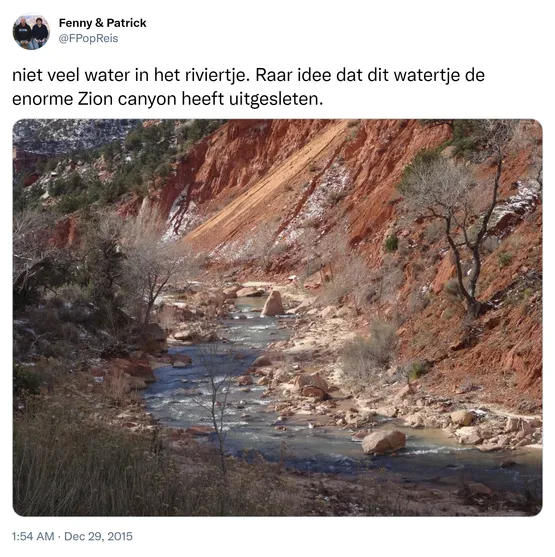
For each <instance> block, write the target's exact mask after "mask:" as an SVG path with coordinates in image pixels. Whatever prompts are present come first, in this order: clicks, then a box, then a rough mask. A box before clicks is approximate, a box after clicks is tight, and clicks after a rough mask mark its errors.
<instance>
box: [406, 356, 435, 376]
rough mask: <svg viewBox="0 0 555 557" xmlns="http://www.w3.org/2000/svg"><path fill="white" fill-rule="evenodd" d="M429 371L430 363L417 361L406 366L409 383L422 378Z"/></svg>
mask: <svg viewBox="0 0 555 557" xmlns="http://www.w3.org/2000/svg"><path fill="white" fill-rule="evenodd" d="M429 371H430V363H429V362H427V361H426V360H419V361H416V362H412V363H411V364H410V365H409V366H408V370H407V376H408V378H409V380H410V381H415V380H416V379H419V378H420V377H423V376H424V375H426V374H427V373H428V372H429Z"/></svg>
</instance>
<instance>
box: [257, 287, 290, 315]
mask: <svg viewBox="0 0 555 557" xmlns="http://www.w3.org/2000/svg"><path fill="white" fill-rule="evenodd" d="M284 313H285V309H284V308H283V302H282V301H281V294H280V293H279V291H277V290H272V291H271V292H270V295H269V296H268V299H267V300H266V303H265V304H264V309H263V310H262V313H261V314H260V315H262V317H264V316H268V317H274V316H275V315H283V314H284Z"/></svg>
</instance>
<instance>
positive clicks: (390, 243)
mask: <svg viewBox="0 0 555 557" xmlns="http://www.w3.org/2000/svg"><path fill="white" fill-rule="evenodd" d="M384 247H385V251H387V252H388V253H391V252H394V251H397V249H398V247H399V238H398V237H397V235H396V234H391V235H390V236H388V237H387V238H386V239H385V242H384Z"/></svg>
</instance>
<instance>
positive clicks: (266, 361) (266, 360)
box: [252, 355, 272, 367]
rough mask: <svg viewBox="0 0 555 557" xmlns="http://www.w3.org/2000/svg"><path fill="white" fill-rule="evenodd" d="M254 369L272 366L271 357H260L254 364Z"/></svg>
mask: <svg viewBox="0 0 555 557" xmlns="http://www.w3.org/2000/svg"><path fill="white" fill-rule="evenodd" d="M252 365H253V367H266V366H271V365H272V360H270V356H266V355H264V356H258V358H256V360H254V362H253V363H252Z"/></svg>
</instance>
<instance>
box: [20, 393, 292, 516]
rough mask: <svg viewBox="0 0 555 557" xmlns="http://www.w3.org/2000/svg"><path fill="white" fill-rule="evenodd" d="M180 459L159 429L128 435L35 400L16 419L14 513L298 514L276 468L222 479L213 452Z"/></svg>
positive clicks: (70, 405)
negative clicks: (182, 461) (173, 452)
mask: <svg viewBox="0 0 555 557" xmlns="http://www.w3.org/2000/svg"><path fill="white" fill-rule="evenodd" d="M181 458H184V457H183V455H182V457H181ZM186 461H187V465H186V466H185V465H183V464H180V462H179V460H178V459H176V458H175V456H174V455H173V454H172V453H171V452H170V451H169V450H168V448H167V446H166V443H165V441H164V440H163V439H162V438H161V435H160V430H159V429H158V428H155V429H153V430H152V431H150V432H143V433H131V432H129V431H127V430H124V429H122V428H121V427H118V426H114V425H111V424H108V423H106V422H104V421H102V420H100V419H99V418H98V416H96V417H95V416H92V415H91V414H90V408H89V407H88V406H87V405H86V404H84V403H83V402H81V401H76V400H73V399H71V398H69V397H67V396H65V397H63V398H62V397H59V398H57V399H56V400H55V401H52V400H50V401H49V403H46V402H42V401H40V400H38V399H37V398H34V399H32V400H31V401H28V405H27V409H26V410H25V412H23V413H22V414H18V415H16V417H15V420H14V478H13V480H14V509H15V511H16V512H17V513H18V514H20V515H24V516H169V515H174V516H201V515H202V516H206V515H207V516H216V515H222V514H225V515H233V516H245V515H263V516H271V515H284V514H298V512H299V511H298V509H297V506H296V504H297V503H296V502H295V497H294V494H292V493H291V491H290V490H289V491H288V490H287V489H284V486H283V485H282V479H281V472H280V470H279V469H278V467H277V466H273V465H268V464H266V463H261V462H255V463H254V464H251V465H248V466H247V465H244V464H243V463H240V462H237V463H236V466H235V467H231V471H230V473H229V474H228V476H227V478H225V479H224V478H223V476H222V474H221V472H220V470H219V468H218V464H217V459H216V457H215V455H214V453H213V452H212V451H208V452H207V451H204V452H203V451H202V450H201V449H199V448H198V447H197V445H196V444H192V445H191V448H190V450H189V451H188V453H187V455H186ZM239 466H240V470H239V469H238V467H239Z"/></svg>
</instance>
